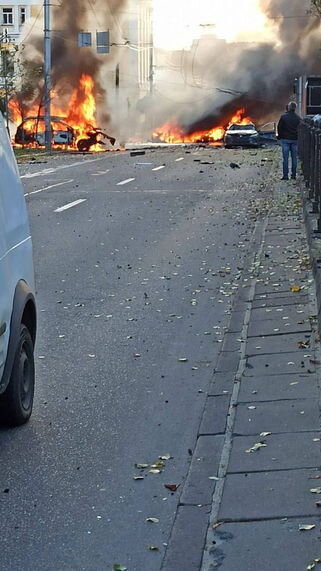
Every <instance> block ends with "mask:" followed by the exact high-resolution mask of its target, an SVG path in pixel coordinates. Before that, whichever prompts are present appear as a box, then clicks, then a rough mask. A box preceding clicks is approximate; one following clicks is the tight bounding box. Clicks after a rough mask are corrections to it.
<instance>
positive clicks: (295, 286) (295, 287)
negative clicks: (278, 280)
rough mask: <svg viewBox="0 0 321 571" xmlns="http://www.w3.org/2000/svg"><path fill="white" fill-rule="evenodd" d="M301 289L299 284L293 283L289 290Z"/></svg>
mask: <svg viewBox="0 0 321 571" xmlns="http://www.w3.org/2000/svg"><path fill="white" fill-rule="evenodd" d="M301 289H302V288H301V286H298V285H293V286H291V287H290V290H291V291H293V292H297V291H301Z"/></svg>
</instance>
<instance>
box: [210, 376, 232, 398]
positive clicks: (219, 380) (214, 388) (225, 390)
mask: <svg viewBox="0 0 321 571" xmlns="http://www.w3.org/2000/svg"><path fill="white" fill-rule="evenodd" d="M234 377H235V374H234V373H233V372H231V371H230V372H225V373H214V375H213V379H212V381H211V383H210V387H209V390H208V395H209V396H216V395H223V394H229V393H231V392H232V390H233V384H234Z"/></svg>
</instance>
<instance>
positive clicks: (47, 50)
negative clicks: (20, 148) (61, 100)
mask: <svg viewBox="0 0 321 571" xmlns="http://www.w3.org/2000/svg"><path fill="white" fill-rule="evenodd" d="M49 1H50V0H44V3H43V8H44V76H45V77H44V79H45V98H44V99H45V143H46V151H51V30H50V4H49Z"/></svg>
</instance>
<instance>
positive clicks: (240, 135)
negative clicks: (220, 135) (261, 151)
mask: <svg viewBox="0 0 321 571" xmlns="http://www.w3.org/2000/svg"><path fill="white" fill-rule="evenodd" d="M260 144H261V140H260V134H259V132H258V131H257V130H256V127H255V125H254V123H245V124H239V123H231V124H230V125H229V126H228V127H227V129H226V131H225V133H224V146H225V148H226V149H231V148H232V147H259V146H260Z"/></svg>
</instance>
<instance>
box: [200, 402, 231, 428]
mask: <svg viewBox="0 0 321 571" xmlns="http://www.w3.org/2000/svg"><path fill="white" fill-rule="evenodd" d="M230 398H231V397H230V396H229V395H223V396H216V397H210V396H209V397H208V398H207V399H206V404H205V409H204V414H203V417H202V422H201V426H200V429H199V434H223V433H224V432H225V427H226V416H227V413H228V407H229V403H230Z"/></svg>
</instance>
